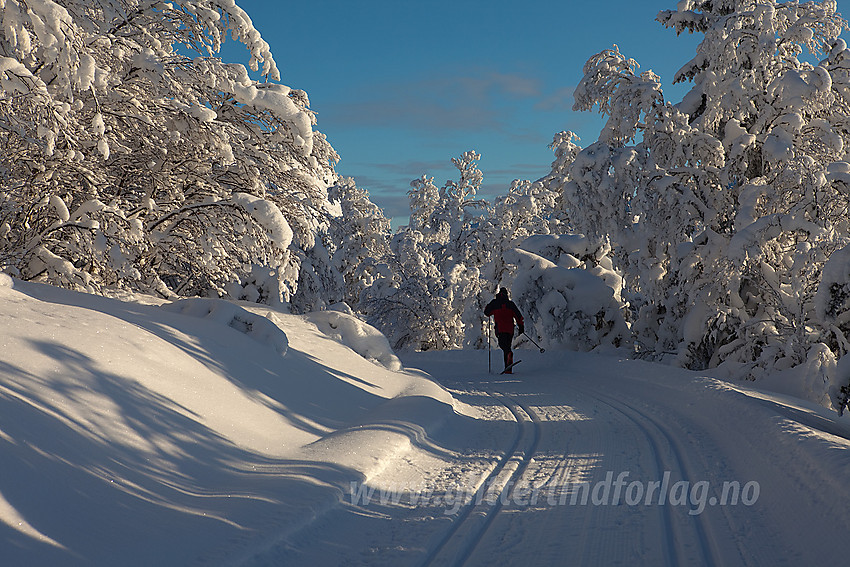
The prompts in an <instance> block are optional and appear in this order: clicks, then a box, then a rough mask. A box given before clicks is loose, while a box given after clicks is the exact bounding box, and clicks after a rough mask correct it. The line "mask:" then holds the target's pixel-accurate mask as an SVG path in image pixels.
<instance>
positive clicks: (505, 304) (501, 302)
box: [484, 288, 525, 374]
mask: <svg viewBox="0 0 850 567" xmlns="http://www.w3.org/2000/svg"><path fill="white" fill-rule="evenodd" d="M484 314H485V315H486V316H488V317H490V316H493V319H494V320H495V321H496V338H497V339H498V340H499V348H500V349H502V350H503V351H504V354H505V371H504V374H513V372H512V371H511V366H513V363H514V353H513V352H512V351H511V343H512V342H513V340H514V320H516V324H517V327H519V334H520V335H521V334H523V333H524V332H525V327H524V326H523V322H522V314H521V313H520V312H519V308H517V306H516V303H514V302H513V301H511V300H510V299H508V290H507V289H505V288H502V289H500V290H499V293H497V294H496V298H495V299H494V300H493V301H491V302H490V303H488V304H487V307H485V308H484Z"/></svg>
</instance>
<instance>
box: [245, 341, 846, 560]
mask: <svg viewBox="0 0 850 567" xmlns="http://www.w3.org/2000/svg"><path fill="white" fill-rule="evenodd" d="M523 355H524V360H526V363H525V365H524V368H525V372H524V373H523V374H522V375H498V374H489V373H487V371H486V368H487V365H486V351H485V352H483V353H482V352H480V351H479V352H475V351H456V352H441V353H417V354H414V355H408V356H406V357H405V359H404V363H405V366H406V367H409V368H411V367H412V368H421V369H423V370H425V371H426V372H428V373H429V375H430V376H431V377H432V379H434V380H435V381H437V382H438V383H440V384H442V385H443V387H444V388H446V389H447V390H448V391H449V392H451V393H452V395H453V396H454V398H455V399H456V400H458V401H459V402H461V403H462V404H466V405H467V406H468V407H473V408H477V410H478V412H479V414H478V417H476V418H474V419H473V418H470V417H468V416H465V417H464V416H461V417H457V419H456V420H455V421H452V422H451V424H450V425H449V426H448V427H446V428H443V429H441V430H440V431H439V432H436V431H435V432H432V434H433V435H434V437H433V438H430V439H424V440H422V443H421V444H420V447H419V448H418V449H419V451H418V452H414V453H411V454H410V455H407V456H406V457H404V458H403V459H401V460H400V461H399V462H398V463H396V465H391V466H388V467H387V468H386V471H385V473H384V474H383V476H382V477H380V478H375V479H371V480H370V482H373V483H374V484H375V485H382V483H383V485H387V484H388V483H390V484H391V483H393V482H402V483H403V482H407V483H408V484H410V485H412V486H413V485H416V483H417V482H421V481H422V479H423V478H424V479H426V480H427V481H428V483H430V484H428V486H429V487H430V488H429V490H430V491H431V492H430V494H432V495H433V494H440V495H442V496H443V497H444V498H448V495H450V494H452V493H453V492H452V491H453V490H457V488H458V487H464V488H465V490H466V499H465V501H464V504H463V506H459V507H458V506H455V507H454V509H453V510H451V511H449V510H448V508H449V500H447V499H445V500H442V501H441V500H440V499H439V498H438V499H433V498H432V499H430V500H429V499H427V498H417V499H416V501H415V502H414V501H411V502H406V501H401V502H399V501H395V502H391V501H377V502H375V501H373V502H370V503H363V502H360V503H353V502H343V503H342V504H343V505H342V506H340V507H338V508H337V509H336V510H332V511H331V512H329V513H328V514H326V515H325V516H323V518H322V520H321V521H318V522H315V523H314V525H312V526H311V527H310V528H309V529H306V530H304V531H302V532H301V533H299V534H297V537H294V538H293V539H292V540H290V541H289V542H288V543H287V546H286V548H285V549H282V550H279V551H283V553H281V554H279V555H273V556H270V557H266V558H265V559H268V560H269V561H268V562H265V561H258V562H257V563H252V564H256V565H273V564H279V563H276V561H278V560H280V559H286V560H288V561H287V564H294V565H302V564H303V565H307V564H310V565H335V564H346V565H393V566H398V565H410V566H418V567H426V566H427V567H433V566H467V567H470V566H486V567H498V566H501V565H504V566H512V565H517V564H523V565H535V566H537V565H552V566H555V565H613V564H630V565H653V566H655V565H670V566H673V565H684V564H687V565H706V566H710V565H764V564H772V565H802V564H809V565H815V564H840V563H841V562H842V560H843V557H844V554H843V551H842V549H841V548H840V546H839V545H836V543H835V542H837V541H841V537H843V533H844V528H845V527H846V526H847V525H850V488H848V487H847V486H846V483H844V482H843V480H842V479H844V478H846V477H847V474H850V441H848V439H850V426H848V425H847V424H846V423H844V422H838V421H835V420H831V418H830V415H829V413H828V412H827V411H826V410H823V411H821V410H818V409H817V408H814V407H811V408H810V407H808V406H806V407H805V408H802V409H801V408H797V407H793V406H790V405H786V404H785V403H784V402H781V401H776V400H774V399H773V398H772V397H770V396H767V395H764V396H762V395H761V394H758V393H750V392H746V391H743V390H738V389H736V388H735V387H733V386H732V385H728V384H726V383H724V382H721V381H718V380H714V379H712V378H709V377H700V376H698V375H696V374H693V373H688V372H684V371H682V370H678V369H675V368H669V367H663V366H658V365H651V364H646V363H640V362H636V361H629V360H623V359H618V358H615V357H606V356H600V355H593V354H581V353H547V354H545V355H543V354H540V355H538V354H537V353H529V352H523ZM478 369H481V370H480V371H479V370H478ZM789 403H790V402H789ZM446 429H448V430H449V431H446ZM437 457H439V458H437ZM620 477H622V478H624V484H623V485H622V486H621V487H620V493H619V496H618V497H617V498H618V499H617V498H615V494H614V490H611V491H610V493H609V494H604V496H605V497H604V498H602V497H601V496H603V492H604V491H600V492H599V493H596V492H592V490H595V489H596V487H599V486H602V487H603V488H604V486H605V483H606V481H607V483H608V484H609V485H610V484H612V483H613V482H616V480H614V479H618V478H620ZM470 479H473V480H470ZM662 479H666V482H667V485H666V486H667V488H666V490H667V491H666V492H665V493H664V498H663V499H661V500H659V498H660V494H661V492H662V489H661V488H659V485H660V486H661V487H663V486H665V485H664V484H663V483H662ZM627 483H638V484H636V485H635V486H638V485H640V486H641V487H643V488H644V489H646V492H645V494H647V496H646V497H645V498H638V499H636V501H633V502H631V503H629V502H627V495H628V494H629V493H628V492H627V490H628V489H629V488H628V487H629V484H627ZM653 483H654V484H655V488H656V491H655V492H654V493H653V494H654V497H653V498H650V497H649V493H650V491H649V488H648V487H651V486H652V485H653ZM676 483H680V484H679V485H678V486H685V484H681V483H687V488H686V489H685V490H684V492H682V491H679V493H676V492H675V489H673V488H672V487H674V486H677V484H676ZM697 483H704V484H705V485H706V491H705V492H704V493H700V495H701V497H702V499H701V500H700V501H694V500H693V498H690V499H689V496H691V495H693V494H694V493H693V492H692V491H693V490H694V486H695V485H696V484H697ZM724 483H730V484H731V485H733V486H738V487H739V488H742V487H744V486H751V487H754V486H758V487H759V492H758V494H757V496H758V498H757V499H755V501H748V502H747V503H746V504H744V503H743V502H742V498H741V497H740V494H738V497H737V501H736V502H730V503H728V505H726V504H725V503H724V502H722V501H721V500H722V498H723V497H724V494H725V493H724V490H725V488H724V486H725V485H724ZM584 487H590V488H589V489H586V488H584ZM642 494H643V493H642ZM683 494H684V496H685V498H684V501H683V499H682V496H683ZM752 495H753V494H750V496H752ZM597 496H599V498H597ZM633 500H634V499H633ZM335 541H346V542H349V546H342V545H339V546H336V547H334V542H335ZM353 541H357V542H358V545H357V546H356V547H354V548H351V547H350V542H353ZM323 545H324V547H323Z"/></svg>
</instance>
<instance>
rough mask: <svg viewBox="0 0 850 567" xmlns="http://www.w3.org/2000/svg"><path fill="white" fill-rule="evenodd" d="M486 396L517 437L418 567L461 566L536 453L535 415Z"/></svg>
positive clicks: (517, 404)
mask: <svg viewBox="0 0 850 567" xmlns="http://www.w3.org/2000/svg"><path fill="white" fill-rule="evenodd" d="M488 395H489V396H490V397H492V398H493V399H495V400H497V401H498V402H499V403H501V404H502V405H503V406H505V407H506V408H507V409H508V411H510V412H511V414H512V415H513V417H514V419H515V420H516V424H517V428H516V429H517V433H516V437H515V438H514V442H513V444H512V445H511V447H510V449H508V451H507V452H506V453H505V456H504V457H503V458H502V460H501V461H500V462H499V463H498V464H497V465H496V467H495V468H494V469H493V471H492V472H491V473H490V474H489V475H488V476H487V478H486V479H485V480H484V482H483V483H482V484H481V485H480V486H479V487H478V490H477V491H476V493H475V496H474V499H473V500H472V501H471V502H470V503H469V504H468V505H467V506H466V507H465V508H464V509H463V511H462V512H461V513H460V514H459V515H458V517H457V519H455V521H454V522H452V525H451V526H450V527H449V529H448V530H447V532H446V533H445V535H443V537H442V538H441V539H440V540H439V541H438V542H437V544H436V545H435V546H434V547H433V548H432V549H431V551H430V552H429V553H428V555H427V556H426V557H425V559H424V560H423V561H422V563H420V566H421V567H430V566H432V565H457V566H459V565H463V564H464V563H465V562H466V561H467V559H469V557H470V556H471V555H472V553H473V551H475V548H476V547H477V545H478V544H479V543H480V542H481V540H482V539H483V538H484V534H486V533H487V530H488V528H489V527H490V526H491V525H492V523H493V520H494V519H495V518H496V516H497V515H498V514H499V511H500V510H501V509H502V507H503V506H504V503H505V500H506V499H509V498H510V496H511V493H512V492H513V490H514V489H515V488H516V486H517V484H518V481H519V479H520V478H521V477H522V475H523V474H524V473H525V471H526V469H527V468H528V465H529V463H530V462H531V460H532V458H533V456H534V453H535V452H536V451H537V446H538V444H539V443H540V432H541V425H540V418H539V417H538V416H537V414H535V413H534V411H533V410H532V409H531V408H529V407H528V406H526V405H525V404H523V403H521V402H519V401H518V400H516V399H514V398H512V397H510V396H507V395H504V394H499V393H488ZM506 476H507V478H505V477H506ZM494 487H498V488H497V490H498V496H497V497H496V500H495V502H490V501H488V496H490V495H491V494H492V489H493V488H494Z"/></svg>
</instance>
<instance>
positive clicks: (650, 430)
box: [585, 390, 722, 566]
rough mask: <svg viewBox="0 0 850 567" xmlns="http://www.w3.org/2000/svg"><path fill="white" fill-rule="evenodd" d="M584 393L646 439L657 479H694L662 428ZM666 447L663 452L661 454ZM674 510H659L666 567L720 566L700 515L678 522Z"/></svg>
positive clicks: (628, 408)
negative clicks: (693, 546)
mask: <svg viewBox="0 0 850 567" xmlns="http://www.w3.org/2000/svg"><path fill="white" fill-rule="evenodd" d="M585 393H586V394H588V395H590V396H591V397H593V398H594V399H595V400H596V402H597V403H601V404H604V405H606V406H608V407H609V408H611V409H613V410H614V411H616V412H618V413H620V414H621V415H623V416H625V417H626V419H628V420H629V421H630V422H631V423H633V424H634V426H635V427H636V428H637V430H638V431H641V432H642V433H643V434H644V435H646V439H647V441H648V442H649V444H650V446H651V447H652V453H653V455H654V456H655V460H656V466H657V470H658V478H660V477H661V475H663V474H664V472H665V471H678V472H679V473H680V477H681V478H685V479H688V478H697V477H696V476H694V475H692V474H691V470H690V467H688V466H686V464H685V461H684V459H683V458H682V452H681V450H680V448H679V447H678V444H677V443H676V442H675V440H674V438H673V436H671V435H670V433H669V432H668V431H667V430H666V429H665V428H664V427H662V426H661V425H660V424H659V423H658V422H657V421H656V420H655V419H653V418H652V417H650V416H649V415H648V414H647V413H644V412H641V411H640V410H638V409H637V408H635V407H633V406H631V405H629V404H626V403H623V402H620V401H611V400H610V399H604V398H603V396H601V395H597V394H594V393H591V392H588V391H586V390H585ZM664 447H666V449H667V450H663V448H664ZM676 512H677V509H676V508H675V507H673V506H662V507H661V514H662V516H663V525H664V527H665V529H664V530H663V531H662V536H663V538H664V540H665V541H664V542H663V546H664V549H665V550H666V559H667V565H670V566H675V565H697V564H702V565H707V566H713V565H720V564H722V561H720V560H719V559H718V557H717V553H716V551H715V549H714V546H713V545H712V544H711V543H710V541H709V536H708V535H707V531H708V529H709V528H708V527H707V526H705V525H704V523H703V521H702V515H701V514H696V515H687V518H685V519H684V521H679V518H677V514H676ZM685 531H691V532H692V536H695V538H694V539H696V541H697V542H698V544H699V553H698V554H697V556H696V557H694V555H693V554H692V553H688V551H687V549H686V544H685V542H687V541H689V540H690V539H691V538H686V536H685V534H684V532H685Z"/></svg>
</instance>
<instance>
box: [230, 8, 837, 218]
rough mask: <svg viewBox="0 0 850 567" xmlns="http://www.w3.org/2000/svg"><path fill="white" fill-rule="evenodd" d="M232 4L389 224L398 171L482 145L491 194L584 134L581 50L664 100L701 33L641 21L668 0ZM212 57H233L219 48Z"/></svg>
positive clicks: (594, 128)
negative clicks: (567, 137)
mask: <svg viewBox="0 0 850 567" xmlns="http://www.w3.org/2000/svg"><path fill="white" fill-rule="evenodd" d="M848 2H850V0H842V1H840V2H839V9H842V7H843V6H844V4H846V3H848ZM237 4H238V5H239V6H240V7H241V8H242V9H244V10H245V11H246V12H247V13H248V15H249V16H250V17H251V19H252V21H253V22H254V25H255V26H256V27H257V29H259V30H260V32H261V33H262V35H263V37H264V38H265V40H266V41H267V42H268V43H269V44H270V45H271V48H272V53H273V54H274V57H275V60H276V61H277V63H278V67H279V68H280V71H281V82H282V83H283V84H286V85H288V86H290V87H292V88H298V89H303V90H305V91H307V94H308V95H309V97H310V102H311V107H312V109H313V110H314V111H316V112H317V113H318V126H317V128H318V129H319V130H320V131H322V132H323V133H325V134H326V135H327V136H328V139H329V141H330V143H331V144H332V145H333V147H334V148H335V149H336V151H337V152H338V153H339V154H340V156H341V158H342V159H341V161H340V163H339V164H338V165H337V171H338V172H339V173H340V174H342V175H346V176H351V177H354V178H355V179H356V180H357V185H358V186H359V187H362V188H365V189H367V190H368V191H369V193H370V195H371V197H372V200H373V201H374V202H375V203H377V204H378V205H379V206H381V207H382V208H383V209H384V213H385V214H386V215H387V216H388V217H395V218H396V222H397V223H398V222H399V221H406V218H404V217H406V216H407V212H408V208H407V191H408V189H409V188H410V185H409V184H410V181H411V180H412V179H414V178H417V177H419V176H421V175H422V174H427V175H428V176H433V177H434V182H435V183H436V184H437V186H442V185H443V184H444V183H445V181H446V180H447V179H454V178H456V175H455V174H456V170H455V169H454V167H453V166H452V164H451V161H450V159H451V158H452V157H456V156H458V155H460V154H461V153H463V152H464V151H466V150H475V151H477V152H479V153H480V154H482V159H481V161H480V163H479V167H480V169H481V170H482V171H483V172H484V186H483V188H482V193H481V195H482V196H483V197H485V198H492V197H493V196H495V195H498V194H503V193H505V192H506V191H507V189H508V187H509V186H510V182H511V180H513V179H516V178H520V179H531V180H534V179H537V178H539V177H542V176H543V175H545V174H546V173H548V171H549V166H550V164H551V162H552V159H553V154H552V152H551V150H549V149H548V147H547V145H548V144H549V143H550V142H551V141H552V137H553V135H554V134H555V133H556V132H560V131H562V130H572V131H573V132H575V133H577V134H578V135H579V136H580V137H581V141H580V145H582V146H586V145H589V144H591V143H593V142H594V141H595V140H596V138H597V136H598V134H599V130H600V127H601V124H602V122H601V119H600V117H599V115H598V114H597V113H596V112H595V111H594V112H590V113H575V112H573V111H572V110H571V108H572V105H573V96H572V93H573V90H574V88H575V86H576V84H577V82H578V81H579V80H580V79H581V76H582V67H583V65H584V63H585V62H586V61H587V59H588V58H589V57H590V56H592V55H594V54H596V53H598V52H599V51H602V50H603V49H606V48H609V47H611V46H612V45H613V44H617V45H618V46H619V48H620V51H621V52H622V53H623V54H624V55H626V56H627V57H631V58H633V59H635V60H636V61H637V62H638V63H639V64H640V66H641V67H640V69H641V70H646V69H652V70H653V71H654V72H655V73H657V74H658V75H659V76H660V77H661V80H662V84H663V87H664V92H665V98H666V99H667V100H671V101H674V102H675V101H678V100H680V99H681V96H682V95H683V94H684V93H685V92H686V87H683V86H681V85H678V86H674V85H672V79H673V75H674V73H675V72H676V71H677V70H678V69H679V68H680V67H681V66H682V65H684V64H685V63H686V62H687V61H688V60H690V58H691V57H692V56H693V54H694V51H695V48H696V45H697V43H698V40H699V39H700V38H701V36H688V35H682V36H680V37H677V36H676V34H675V32H674V31H672V30H668V29H666V28H664V27H663V26H662V25H661V24H659V23H657V22H656V21H655V16H656V15H657V13H658V12H659V11H660V10H665V9H672V8H675V5H676V2H675V1H674V0H660V1H658V2H655V1H652V0H650V1H647V0H637V1H636V0H613V1H608V2H586V1H582V2H571V1H565V0H558V1H554V0H545V1H539V0H529V1H527V2H518V1H515V2H508V1H502V0H490V1H479V0H454V1H445V0H432V1H429V2H414V1H399V0H362V1H357V2H355V1H351V0H306V1H301V2H288V1H281V0H237ZM844 12H847V10H846V9H845V10H844ZM223 56H224V57H225V58H227V59H229V60H233V56H232V54H231V52H230V50H228V51H227V52H225V54H223Z"/></svg>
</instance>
